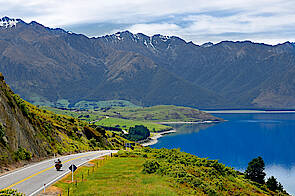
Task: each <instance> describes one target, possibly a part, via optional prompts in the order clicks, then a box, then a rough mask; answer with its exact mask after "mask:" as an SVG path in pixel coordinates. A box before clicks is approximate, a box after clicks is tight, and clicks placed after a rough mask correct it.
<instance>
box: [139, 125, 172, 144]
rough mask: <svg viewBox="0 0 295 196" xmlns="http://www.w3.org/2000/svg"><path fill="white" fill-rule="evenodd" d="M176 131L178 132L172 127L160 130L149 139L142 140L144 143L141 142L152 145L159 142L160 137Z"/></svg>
mask: <svg viewBox="0 0 295 196" xmlns="http://www.w3.org/2000/svg"><path fill="white" fill-rule="evenodd" d="M175 132H176V130H175V129H172V130H169V131H163V132H158V133H155V135H154V136H152V137H149V138H148V139H146V140H144V141H142V143H139V144H140V145H142V146H151V145H154V144H156V143H158V139H159V138H161V137H163V136H164V135H167V134H171V133H175Z"/></svg>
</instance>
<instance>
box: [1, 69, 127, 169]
mask: <svg viewBox="0 0 295 196" xmlns="http://www.w3.org/2000/svg"><path fill="white" fill-rule="evenodd" d="M0 79H1V80H0V100H1V101H0V172H1V167H3V166H5V165H6V164H10V163H12V162H19V161H29V160H31V159H39V158H42V157H47V156H50V155H53V154H54V153H55V154H65V153H73V152H81V151H88V150H94V149H99V148H102V149H105V148H107V149H112V148H118V147H121V146H123V145H124V141H123V139H122V138H120V137H118V136H116V138H115V139H114V138H112V137H113V135H112V134H111V133H109V132H105V130H103V129H102V128H99V127H95V126H93V127H89V125H88V123H87V122H84V121H80V120H78V119H75V118H73V117H70V116H66V115H58V114H55V113H53V112H50V111H47V110H44V109H40V108H38V107H36V106H34V105H32V104H30V103H28V102H26V101H24V100H22V99H21V98H20V97H19V96H18V95H17V94H14V93H13V92H12V91H11V89H10V88H9V87H8V86H7V85H6V83H5V81H4V77H3V76H2V74H0Z"/></svg>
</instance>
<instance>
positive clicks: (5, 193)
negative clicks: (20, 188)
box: [0, 189, 25, 196]
mask: <svg viewBox="0 0 295 196" xmlns="http://www.w3.org/2000/svg"><path fill="white" fill-rule="evenodd" d="M0 196H25V195H24V194H23V193H19V192H17V190H14V189H6V190H0Z"/></svg>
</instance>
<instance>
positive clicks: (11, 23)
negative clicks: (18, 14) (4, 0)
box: [0, 17, 20, 28]
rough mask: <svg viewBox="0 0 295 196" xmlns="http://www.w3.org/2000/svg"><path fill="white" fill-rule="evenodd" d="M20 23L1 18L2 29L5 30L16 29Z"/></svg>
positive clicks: (16, 20) (15, 20)
mask: <svg viewBox="0 0 295 196" xmlns="http://www.w3.org/2000/svg"><path fill="white" fill-rule="evenodd" d="M19 21H20V20H19V19H13V18H8V17H3V18H0V27H5V28H9V27H15V26H16V24H17V23H18V22H19Z"/></svg>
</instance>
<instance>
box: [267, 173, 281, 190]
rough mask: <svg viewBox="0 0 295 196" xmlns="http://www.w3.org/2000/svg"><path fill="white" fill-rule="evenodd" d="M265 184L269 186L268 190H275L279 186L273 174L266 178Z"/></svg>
mask: <svg viewBox="0 0 295 196" xmlns="http://www.w3.org/2000/svg"><path fill="white" fill-rule="evenodd" d="M266 186H267V188H269V190H271V191H276V190H277V189H278V187H279V184H278V181H277V179H276V178H275V177H274V176H271V177H270V178H268V179H267V181H266Z"/></svg>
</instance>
